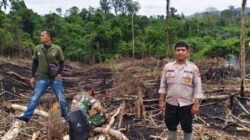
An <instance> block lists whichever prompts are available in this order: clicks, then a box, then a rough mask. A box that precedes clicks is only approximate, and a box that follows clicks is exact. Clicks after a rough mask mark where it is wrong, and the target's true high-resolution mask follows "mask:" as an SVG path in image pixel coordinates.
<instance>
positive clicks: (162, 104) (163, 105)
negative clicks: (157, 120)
mask: <svg viewBox="0 0 250 140" xmlns="http://www.w3.org/2000/svg"><path fill="white" fill-rule="evenodd" d="M159 107H160V110H161V111H164V110H165V109H166V102H165V101H164V100H163V101H162V100H160V101H159Z"/></svg>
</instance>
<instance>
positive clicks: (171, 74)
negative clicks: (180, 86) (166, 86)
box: [166, 70, 175, 77]
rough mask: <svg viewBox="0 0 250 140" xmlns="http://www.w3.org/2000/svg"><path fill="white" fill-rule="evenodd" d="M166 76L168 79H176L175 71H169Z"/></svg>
mask: <svg viewBox="0 0 250 140" xmlns="http://www.w3.org/2000/svg"><path fill="white" fill-rule="evenodd" d="M166 76H167V77H174V76H175V74H174V70H168V71H167V74H166Z"/></svg>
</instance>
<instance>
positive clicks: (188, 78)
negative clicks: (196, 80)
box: [183, 73, 193, 85]
mask: <svg viewBox="0 0 250 140" xmlns="http://www.w3.org/2000/svg"><path fill="white" fill-rule="evenodd" d="M192 79H193V76H192V74H188V73H184V75H183V84H185V85H190V84H191V82H192Z"/></svg>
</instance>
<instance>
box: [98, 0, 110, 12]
mask: <svg viewBox="0 0 250 140" xmlns="http://www.w3.org/2000/svg"><path fill="white" fill-rule="evenodd" d="M110 4H111V2H110V1H109V0H100V6H101V9H102V10H103V11H104V13H105V14H107V13H109V12H110V10H111V5H110Z"/></svg>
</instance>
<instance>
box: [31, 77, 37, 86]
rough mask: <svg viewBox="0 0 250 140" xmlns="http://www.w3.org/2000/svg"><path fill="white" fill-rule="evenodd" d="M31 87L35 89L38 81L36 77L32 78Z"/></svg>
mask: <svg viewBox="0 0 250 140" xmlns="http://www.w3.org/2000/svg"><path fill="white" fill-rule="evenodd" d="M30 85H31V87H32V88H34V87H35V85H36V79H35V78H34V77H32V78H30Z"/></svg>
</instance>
